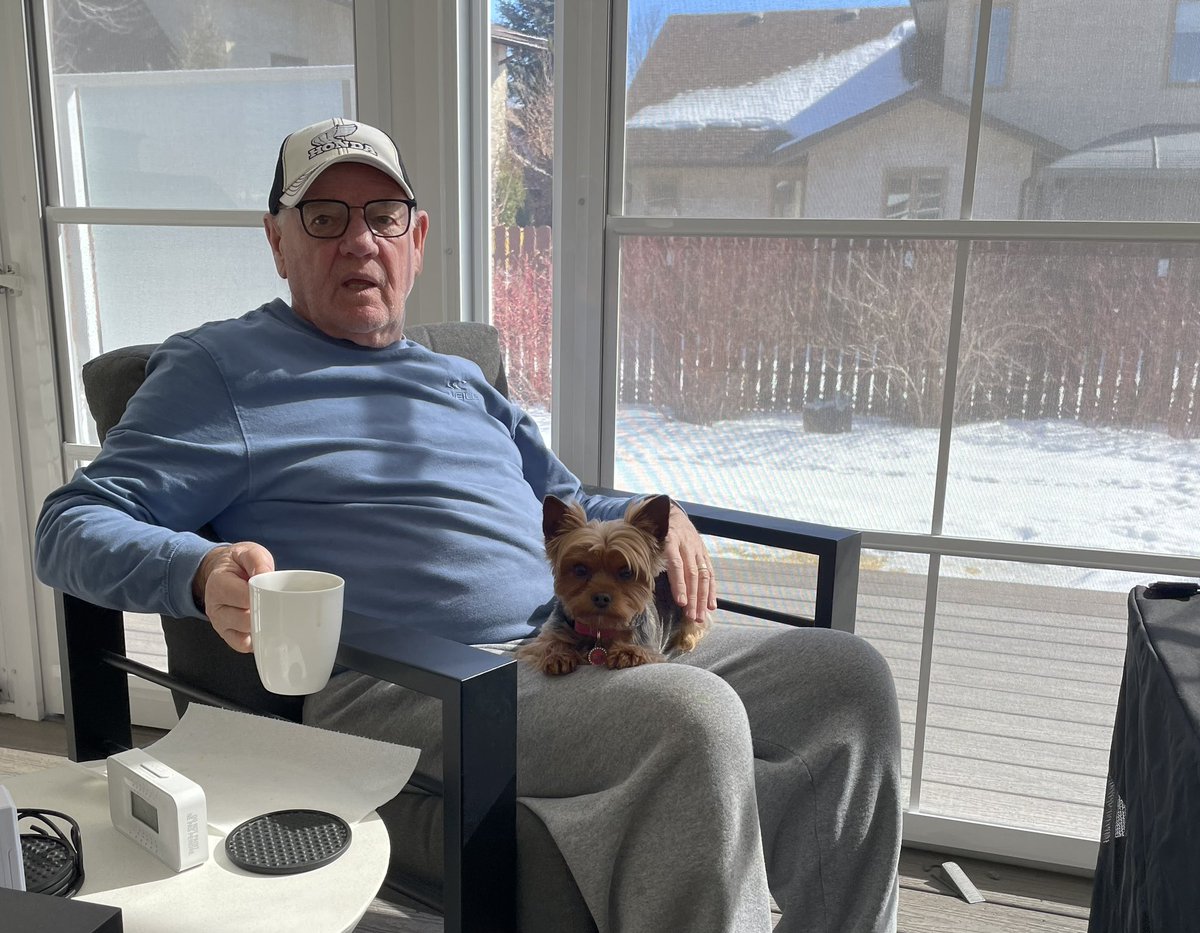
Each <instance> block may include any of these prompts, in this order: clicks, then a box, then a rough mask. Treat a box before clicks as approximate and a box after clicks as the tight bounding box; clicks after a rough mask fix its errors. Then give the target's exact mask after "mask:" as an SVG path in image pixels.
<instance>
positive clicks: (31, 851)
mask: <svg viewBox="0 0 1200 933" xmlns="http://www.w3.org/2000/svg"><path fill="white" fill-rule="evenodd" d="M50 817H55V818H57V819H60V820H63V821H64V822H66V823H68V824H70V827H71V835H70V838H69V839H68V838H67V834H66V833H64V832H63V831H62V829H61V828H59V826H58V824H57V823H55V822H54V820H52V819H50ZM21 820H34V821H36V822H34V823H33V824H32V825H31V826H30V827H29V830H30V831H29V832H25V833H21V860H22V862H23V863H24V867H25V889H26V890H27V891H30V892H32V893H34V894H50V895H55V896H58V897H74V896H75V895H76V894H78V893H79V889H80V888H82V887H83V837H82V834H81V833H80V831H79V824H78V823H76V822H75V820H73V819H72V818H71V817H69V816H67V814H65V813H60V812H59V811H57V810H36V809H32V808H29V809H25V808H22V809H18V810H17V821H18V823H19V822H20V821H21Z"/></svg>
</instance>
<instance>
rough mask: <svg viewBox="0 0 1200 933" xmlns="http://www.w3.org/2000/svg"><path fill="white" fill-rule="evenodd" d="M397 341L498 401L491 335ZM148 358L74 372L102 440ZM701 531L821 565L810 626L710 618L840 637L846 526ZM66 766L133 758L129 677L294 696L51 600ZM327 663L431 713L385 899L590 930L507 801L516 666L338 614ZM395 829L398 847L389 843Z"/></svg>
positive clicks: (210, 647) (502, 920)
mask: <svg viewBox="0 0 1200 933" xmlns="http://www.w3.org/2000/svg"><path fill="white" fill-rule="evenodd" d="M406 336H408V337H410V338H411V339H413V340H416V341H418V342H420V343H423V344H425V345H427V346H429V347H431V348H432V349H434V350H437V351H438V352H443V353H450V354H454V355H458V356H465V357H467V358H469V359H472V360H474V361H475V362H477V363H478V364H479V365H480V367H481V368H482V369H483V372H484V374H485V376H486V377H487V378H488V379H489V381H490V382H492V384H493V385H495V386H496V387H497V388H498V389H500V391H501V392H505V393H506V392H507V381H506V378H505V372H504V366H503V361H502V358H501V354H500V346H499V340H498V335H497V332H496V331H495V329H494V328H491V327H489V326H486V325H482V324H468V323H461V324H460V323H450V324H439V325H430V326H427V327H422V326H416V327H410V328H408V329H407V330H406ZM153 350H154V347H153V346H142V347H129V348H124V349H121V350H114V351H111V352H109V353H106V354H104V355H102V356H100V357H97V358H96V359H95V360H92V361H91V362H89V363H88V364H86V365H85V366H84V373H83V375H84V386H85V390H86V392H87V397H88V404H89V407H90V408H91V410H92V414H93V416H94V417H95V419H96V422H97V426H98V428H99V432H100V436H101V440H103V437H104V435H105V434H106V433H107V431H108V429H109V428H111V427H112V426H113V425H114V424H115V423H116V422H117V420H119V418H120V415H121V414H122V413H123V411H124V409H125V404H126V402H127V401H128V399H129V397H130V396H131V395H132V394H133V392H134V391H136V389H137V387H138V386H139V385H140V384H141V382H142V380H143V379H144V376H145V363H146V359H147V358H148V357H149V355H150V353H151V352H152V351H153ZM682 505H683V507H684V508H685V509H686V510H687V511H688V513H689V515H690V516H691V517H692V520H693V522H694V523H695V525H696V526H697V528H698V529H699V530H700V531H701V532H703V533H706V534H711V535H716V536H719V537H726V538H733V539H737V540H740V541H746V542H752V543H756V544H763V545H770V546H774V547H779V548H785V549H790V550H793V551H799V552H804V553H809V554H815V555H816V556H817V557H818V561H819V562H818V570H817V586H816V603H815V613H814V615H815V618H814V619H806V618H802V617H798V616H792V615H788V614H786V613H781V612H777V611H772V610H767V609H760V608H758V607H754V606H749V605H745V604H741V603H736V602H731V601H727V600H722V601H721V608H722V609H728V610H731V611H734V612H739V613H743V614H747V615H751V616H755V617H759V618H763V619H769V620H772V621H777V622H784V623H788V624H792V625H813V624H816V625H822V626H826V627H829V626H832V627H835V628H840V629H846V630H853V627H854V614H855V600H856V595H857V586H858V564H859V547H860V534H859V533H858V532H855V531H849V530H846V529H840V528H832V527H828V526H823V525H813V524H807V523H803V522H795V521H790V520H785V519H779V518H772V517H769V516H762V515H753V514H749V513H741V512H734V511H729V510H725V509H717V508H712V507H709V506H704V505H700V504H695V503H682ZM58 599H59V626H58V629H59V650H60V655H61V662H62V673H63V691H64V705H65V709H66V724H67V737H68V753H69V755H70V757H71V758H72V759H74V760H76V761H80V760H88V759H92V758H102V757H105V756H107V755H110V754H112V753H114V752H115V751H120V750H124V749H126V748H129V747H130V746H131V745H132V735H131V729H130V711H129V692H128V681H127V678H126V674H134V675H136V676H138V677H142V678H144V679H146V680H149V681H151V682H154V683H157V684H160V685H162V686H165V687H168V688H169V689H170V690H171V691H172V694H173V696H174V699H175V704H176V707H177V709H179V711H180V712H182V711H183V710H184V709H185V708H186V706H187V704H188V703H189V702H192V701H196V702H201V703H208V704H212V705H216V706H222V707H226V708H230V709H236V710H240V711H243V712H251V713H258V714H260V715H261V714H267V715H274V716H279V717H282V718H288V719H293V720H299V719H300V707H301V703H302V701H301V699H300V698H292V697H279V696H276V695H274V694H270V693H268V692H266V691H265V690H264V689H263V688H262V686H261V685H260V684H259V682H258V675H257V672H256V670H255V667H254V660H253V656H251V655H240V654H237V653H236V652H234V651H232V650H231V649H229V648H228V647H227V646H226V645H225V643H224V642H223V641H221V639H220V638H219V637H218V636H217V635H216V633H215V632H214V631H213V629H212V627H211V626H210V625H208V624H207V622H205V621H203V620H197V619H169V618H164V619H163V631H164V635H165V637H166V643H167V657H168V662H167V663H168V673H167V674H163V673H162V672H161V671H158V670H155V669H154V668H150V667H148V666H146V665H143V664H140V663H138V662H136V661H133V660H131V659H130V658H128V657H126V655H125V638H124V626H123V616H122V613H121V612H119V611H117V610H111V609H105V608H101V607H99V606H95V605H92V604H90V603H88V602H85V601H83V600H80V599H77V598H75V597H73V596H70V595H68V594H59V596H58ZM338 663H339V664H341V665H343V666H345V667H348V668H351V669H353V670H357V671H360V672H363V673H366V674H369V675H371V676H374V677H377V678H379V679H381V680H386V681H389V682H392V683H396V684H399V685H401V686H404V687H406V688H409V689H412V690H416V691H418V692H420V693H423V694H426V695H429V696H435V697H437V698H439V699H440V700H441V701H442V723H443V734H444V744H445V755H444V761H443V775H442V780H441V782H440V783H435V782H414V785H410V786H411V788H412V791H413V792H406V793H403V794H400V795H399V796H398V797H397V798H395V799H394V800H393V801H390V802H389V803H388V804H385V805H384V807H383V808H381V813H382V814H383V815H384V817H385V820H386V821H387V823H388V826H389V828H390V829H392V831H393V836H392V861H391V864H390V865H389V870H388V877H387V879H386V881H385V885H384V890H382V891H381V892H380V895H381V896H382V897H385V898H386V897H388V895H389V893H396V894H399V895H401V896H402V897H403V898H407V899H410V900H413V901H416V902H417V903H420V904H422V905H424V906H426V907H429V908H431V909H434V910H437V911H439V912H441V913H442V914H443V916H444V918H445V929H446V930H447V933H457V931H461V930H471V931H491V930H496V931H511V930H517V929H520V930H522V931H527V933H529V931H532V933H537V931H542V930H545V931H550V930H554V931H588V930H595V924H594V923H593V922H592V919H591V916H590V914H589V912H588V910H587V907H586V905H585V904H584V902H583V898H582V896H581V895H580V893H579V889H578V887H577V886H576V885H575V882H574V879H573V878H572V877H571V874H570V871H569V870H568V868H567V866H566V863H565V862H564V860H563V858H562V856H561V854H560V853H559V852H558V849H557V847H556V846H555V845H554V842H553V840H552V838H551V837H550V835H549V833H548V832H547V830H546V828H545V826H544V825H543V824H542V823H541V821H540V820H539V819H538V818H537V817H536V816H535V815H534V814H533V813H532V812H531V811H529V810H528V809H526V808H525V807H523V806H520V805H518V802H517V800H516V667H515V663H514V662H513V661H511V660H507V659H504V658H499V657H497V656H495V655H492V654H489V653H488V652H484V651H479V650H477V649H474V648H471V647H469V646H466V645H462V644H458V643H456V642H451V641H447V640H445V639H441V638H437V637H434V636H431V635H425V634H420V633H415V632H409V631H397V630H396V629H395V628H394V627H390V626H389V625H388V623H387V620H377V619H368V618H366V617H363V616H358V615H355V614H352V613H347V614H346V617H345V622H344V625H343V633H342V642H341V647H340V649H339V652H338ZM400 826H403V827H404V829H405V831H404V833H403V834H400V833H397V832H396V831H395V828H396V827H400Z"/></svg>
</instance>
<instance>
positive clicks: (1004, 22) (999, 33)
mask: <svg viewBox="0 0 1200 933" xmlns="http://www.w3.org/2000/svg"><path fill="white" fill-rule="evenodd" d="M1011 26H1012V6H1011V5H1008V4H1003V3H996V4H994V5H993V6H992V31H991V33H990V34H989V35H988V55H987V72H986V74H985V75H984V79H983V86H984V87H1003V86H1004V85H1005V84H1006V83H1007V82H1008V40H1009V32H1010V29H1011ZM978 47H979V7H978V6H976V7H975V28H974V29H973V30H971V55H970V62H971V63H970V65H969V66H968V68H967V82H968V84H969V83H970V82H971V81H972V80H974V76H975V50H976V49H977V48H978Z"/></svg>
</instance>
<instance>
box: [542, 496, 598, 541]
mask: <svg viewBox="0 0 1200 933" xmlns="http://www.w3.org/2000/svg"><path fill="white" fill-rule="evenodd" d="M586 524H587V513H586V512H584V511H583V506H581V505H580V504H579V503H578V502H572V503H570V504H569V505H568V504H567V503H566V502H563V501H562V499H560V498H558V496H546V498H545V499H543V500H542V534H543V535H545V536H546V540H547V541H550V540H551V539H553V538H557V537H558V536H559V535H561V534H562V533H563V532H565V531H571V530H572V529H575V528H582V527H583V526H584V525H586Z"/></svg>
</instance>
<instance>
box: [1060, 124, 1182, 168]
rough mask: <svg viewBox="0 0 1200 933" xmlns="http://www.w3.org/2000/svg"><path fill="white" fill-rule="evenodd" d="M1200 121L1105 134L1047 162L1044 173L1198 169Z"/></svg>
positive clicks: (1141, 127) (1150, 126) (1140, 127)
mask: <svg viewBox="0 0 1200 933" xmlns="http://www.w3.org/2000/svg"><path fill="white" fill-rule="evenodd" d="M1197 169H1200V125H1195V124H1181V125H1149V126H1139V127H1137V128H1136V129H1132V130H1127V131H1126V132H1123V133H1117V134H1115V135H1113V136H1106V137H1104V138H1103V139H1099V140H1097V141H1096V142H1094V143H1091V144H1090V145H1088V146H1085V147H1084V148H1082V149H1080V150H1078V151H1076V152H1072V153H1069V154H1067V155H1065V156H1063V157H1062V158H1061V159H1059V160H1058V161H1056V162H1054V163H1052V164H1051V165H1048V166H1047V167H1046V168H1045V169H1044V170H1043V174H1044V175H1091V174H1120V173H1124V172H1130V173H1137V174H1138V175H1143V176H1144V175H1145V173H1146V172H1148V171H1150V172H1154V171H1159V172H1195V171H1196V170H1197Z"/></svg>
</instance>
